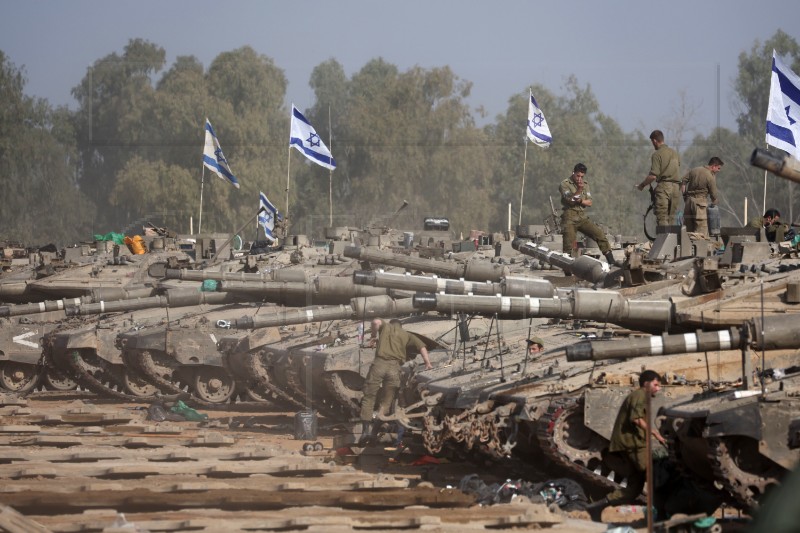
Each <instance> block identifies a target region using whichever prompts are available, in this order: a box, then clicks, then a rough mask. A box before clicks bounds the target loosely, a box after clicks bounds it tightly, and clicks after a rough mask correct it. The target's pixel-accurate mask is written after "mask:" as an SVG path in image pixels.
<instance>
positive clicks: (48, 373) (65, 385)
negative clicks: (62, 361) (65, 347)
mask: <svg viewBox="0 0 800 533" xmlns="http://www.w3.org/2000/svg"><path fill="white" fill-rule="evenodd" d="M44 384H45V386H47V388H48V389H49V390H55V391H67V390H75V389H77V388H78V382H77V381H75V380H73V379H71V378H69V377H68V376H67V375H66V374H64V373H63V372H61V370H59V369H57V368H54V367H53V366H48V367H47V369H46V370H45V373H44Z"/></svg>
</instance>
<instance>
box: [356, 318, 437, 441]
mask: <svg viewBox="0 0 800 533" xmlns="http://www.w3.org/2000/svg"><path fill="white" fill-rule="evenodd" d="M370 345H374V346H375V359H374V360H373V361H372V365H371V366H370V368H369V372H368V373H367V379H366V381H365V382H364V390H363V392H364V396H363V397H362V398H361V438H360V439H359V442H358V443H359V444H368V443H369V441H370V440H371V437H372V433H373V430H374V428H373V421H372V420H373V413H374V409H375V407H377V408H378V412H380V413H383V412H384V410H385V409H389V407H390V406H391V404H392V402H393V401H394V397H395V395H396V394H397V391H398V390H399V389H400V367H401V366H402V365H403V363H405V362H406V350H407V349H408V348H414V349H416V350H417V351H418V352H419V354H420V355H422V359H423V360H424V361H425V369H426V370H430V369H431V368H433V366H432V365H431V360H430V358H429V357H428V350H427V348H425V344H424V343H423V342H422V341H421V340H420V339H419V338H418V337H417V336H416V335H413V334H411V333H409V332H407V331H405V330H404V329H403V327H402V325H401V324H400V321H399V320H397V319H396V318H395V319H392V320H390V321H389V322H384V321H383V320H381V319H380V318H376V319H373V321H372V340H371V341H370ZM381 387H382V388H383V392H382V394H381V398H380V402H379V403H378V404H377V405H376V404H375V400H376V398H377V396H378V390H379V389H381Z"/></svg>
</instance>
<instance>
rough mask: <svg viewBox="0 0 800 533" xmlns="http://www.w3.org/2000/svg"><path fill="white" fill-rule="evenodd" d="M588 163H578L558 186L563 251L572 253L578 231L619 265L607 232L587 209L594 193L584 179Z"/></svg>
mask: <svg viewBox="0 0 800 533" xmlns="http://www.w3.org/2000/svg"><path fill="white" fill-rule="evenodd" d="M585 175H586V165H584V164H583V163H578V164H577V165H575V168H573V169H572V176H570V177H569V178H567V179H565V180H564V181H562V182H561V185H559V187H558V192H559V196H561V207H562V212H561V230H562V232H563V236H562V238H563V243H562V251H563V252H564V253H565V254H572V251H573V245H574V243H575V238H576V235H577V232H579V231H580V232H581V233H583V234H584V235H586V236H588V237H590V238H592V239H594V240H595V242H597V246H599V247H600V252H602V254H603V255H604V256H605V257H606V260H607V261H608V262H609V264H612V265H616V266H619V262H617V261H615V260H614V255H613V254H612V253H611V245H610V244H609V243H608V239H607V238H606V234H605V233H603V230H601V229H600V228H598V227H597V226H596V225H595V223H594V222H592V221H591V220H589V217H588V216H587V215H586V209H588V208H589V207H592V193H591V192H589V182H588V181H584V179H583V177H584V176H585Z"/></svg>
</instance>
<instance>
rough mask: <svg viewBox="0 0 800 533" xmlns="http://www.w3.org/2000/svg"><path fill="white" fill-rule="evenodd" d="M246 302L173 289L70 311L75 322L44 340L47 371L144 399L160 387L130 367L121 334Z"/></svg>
mask: <svg viewBox="0 0 800 533" xmlns="http://www.w3.org/2000/svg"><path fill="white" fill-rule="evenodd" d="M238 301H240V299H239V298H238V297H237V296H236V295H232V294H228V293H222V292H201V291H199V290H198V288H197V287H195V288H180V289H169V290H167V291H165V292H164V294H161V295H158V296H153V297H149V298H139V299H129V300H118V301H112V302H99V303H96V304H84V305H81V306H77V307H72V308H69V309H67V315H68V316H70V317H89V316H94V317H96V318H93V319H91V320H86V319H84V320H72V321H66V322H64V323H62V324H61V325H60V326H59V327H58V328H57V329H55V330H53V331H52V332H49V333H47V334H46V335H45V336H44V338H43V345H44V350H43V355H44V362H45V367H46V368H47V369H51V368H52V369H55V370H56V371H58V372H60V373H62V374H64V375H66V376H69V378H70V379H72V380H74V381H75V382H76V383H78V384H80V385H81V386H82V387H83V388H85V389H87V390H90V391H92V392H94V393H96V394H100V395H102V396H104V397H112V398H118V399H124V400H128V401H131V400H141V399H146V398H150V397H152V396H153V395H154V394H155V393H156V392H157V389H156V388H155V387H153V386H151V385H149V384H147V383H146V382H145V381H144V380H142V379H141V378H140V377H139V376H138V375H137V374H136V373H135V372H131V371H130V369H128V368H126V366H125V364H124V362H123V360H122V353H121V350H120V348H119V345H118V343H117V342H116V338H117V335H118V333H119V332H120V331H126V330H137V331H138V330H142V329H145V328H148V327H153V326H155V325H159V324H163V323H164V322H166V321H167V320H168V319H170V320H178V319H182V320H187V319H188V317H190V316H197V315H202V314H203V313H206V312H208V311H209V310H211V309H214V308H216V307H220V306H230V305H232V304H234V303H235V302H238Z"/></svg>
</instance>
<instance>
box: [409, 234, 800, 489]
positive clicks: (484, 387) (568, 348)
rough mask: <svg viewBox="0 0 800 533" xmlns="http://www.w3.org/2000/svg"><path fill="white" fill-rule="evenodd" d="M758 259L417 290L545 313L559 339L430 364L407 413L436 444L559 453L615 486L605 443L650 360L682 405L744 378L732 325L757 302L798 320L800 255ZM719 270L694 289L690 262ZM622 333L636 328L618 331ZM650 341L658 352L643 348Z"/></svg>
mask: <svg viewBox="0 0 800 533" xmlns="http://www.w3.org/2000/svg"><path fill="white" fill-rule="evenodd" d="M749 242H751V241H745V243H749ZM752 242H758V241H752ZM740 257H741V256H740ZM749 259H750V260H751V261H752V262H750V263H738V264H731V265H727V266H724V267H720V266H719V263H717V262H715V264H714V265H713V269H712V268H711V265H706V264H700V265H698V264H697V262H696V261H698V260H697V259H694V260H693V262H692V263H691V269H690V270H689V271H688V273H686V274H684V276H683V277H682V278H681V277H678V276H676V277H675V278H673V279H661V280H656V281H650V282H646V283H644V284H642V285H638V286H632V287H622V288H619V289H614V290H610V289H584V288H577V287H576V288H563V287H561V288H556V289H555V291H554V295H553V296H552V297H550V298H529V297H528V298H526V297H508V296H482V295H475V294H473V295H456V294H446V293H441V292H440V293H436V294H430V293H429V294H416V295H415V296H414V302H415V305H417V306H418V307H420V308H422V309H427V310H435V311H438V312H440V313H464V314H466V315H474V314H480V315H484V316H489V315H491V316H495V317H497V318H498V319H501V320H502V319H517V320H520V319H526V318H527V319H530V320H539V321H540V322H538V324H537V325H536V326H535V327H534V334H535V335H537V336H540V337H542V338H543V339H544V341H545V345H546V346H547V347H548V350H547V351H546V352H545V353H544V354H540V355H537V356H536V357H535V358H531V357H527V356H524V355H523V354H519V353H517V354H511V355H509V354H506V355H505V357H504V358H503V360H500V359H499V358H495V359H494V362H493V363H491V364H489V363H487V362H486V361H485V360H482V359H481V358H479V357H476V355H475V354H472V355H468V356H467V357H465V358H464V359H463V362H461V364H460V368H458V364H453V365H451V368H450V371H449V372H448V371H445V370H443V369H434V370H432V371H425V372H419V373H418V374H417V375H416V376H414V377H413V383H414V384H415V387H416V390H415V398H410V399H409V400H408V401H407V402H406V405H407V407H406V408H404V409H401V410H399V411H398V413H397V414H396V415H395V419H396V420H397V421H398V422H400V423H402V424H403V425H404V426H406V429H407V431H409V432H416V433H419V434H420V435H421V437H422V439H423V441H424V442H425V443H426V445H427V446H428V449H429V450H430V451H432V452H433V451H438V450H439V449H441V447H442V446H450V447H456V448H458V447H459V446H467V447H468V449H470V450H476V449H477V450H481V451H483V452H484V453H486V454H487V455H489V456H491V457H493V458H495V459H501V458H504V457H510V456H516V457H518V458H520V459H523V460H525V461H526V462H529V463H531V464H532V465H537V464H539V463H541V461H542V460H543V459H547V460H548V461H549V462H550V463H553V464H556V465H560V466H561V467H563V468H565V469H567V470H568V471H569V473H570V474H571V475H574V476H580V477H581V478H583V479H584V480H586V481H588V482H591V483H592V484H594V485H595V486H598V487H600V488H603V489H613V488H615V487H617V486H618V485H619V483H621V482H623V479H621V478H620V477H619V475H618V474H617V473H615V472H613V471H612V470H609V468H608V467H607V466H606V465H605V463H604V461H603V455H604V450H605V449H606V448H607V445H608V439H609V437H610V431H611V428H612V426H613V419H614V417H615V416H616V412H617V410H618V408H619V405H620V404H621V402H622V400H623V399H624V398H625V396H626V395H627V394H628V393H629V392H630V391H631V390H633V388H634V387H635V386H636V376H637V374H638V373H639V372H640V371H641V370H642V369H643V368H645V367H646V366H648V367H651V368H653V369H654V370H656V371H658V372H659V373H661V374H662V375H663V376H664V383H665V386H664V394H663V395H662V396H661V398H660V401H661V402H663V405H665V406H670V405H673V404H675V403H677V402H680V401H683V400H684V399H687V398H690V397H693V396H694V395H696V394H698V393H701V392H704V391H709V390H715V389H717V388H719V387H728V386H732V385H733V384H736V383H738V382H739V381H740V379H741V375H742V357H741V352H740V349H739V345H737V344H736V343H735V342H733V341H734V340H735V335H734V333H732V331H731V328H735V327H741V325H742V323H743V322H744V320H745V319H750V318H752V316H753V314H754V313H757V312H758V311H756V310H761V312H763V313H764V316H765V320H772V319H774V320H779V319H781V320H784V322H783V323H782V324H783V327H786V328H791V327H792V326H790V325H789V324H791V323H792V322H793V321H796V320H797V317H796V316H794V315H795V314H796V313H798V311H800V309H798V308H797V306H796V304H795V303H793V301H797V299H793V297H792V296H791V294H793V293H796V292H797V289H798V288H800V286H798V285H797V284H798V282H800V271H798V269H797V264H796V263H797V262H796V260H793V259H785V258H780V257H774V256H772V255H770V254H767V255H766V257H761V258H759V260H758V261H756V260H755V259H756V257H755V256H750V257H749ZM704 261H705V260H704ZM712 270H714V275H715V276H716V278H715V279H717V280H719V281H720V284H719V285H718V286H716V289H715V290H713V291H712V292H706V289H708V288H710V287H711V284H710V283H709V284H708V285H707V287H706V289H704V290H700V291H697V290H694V289H692V290H687V289H686V284H687V278H689V275H690V274H689V273H691V272H700V271H704V272H705V271H709V272H710V271H712ZM721 272H724V273H725V274H724V275H721ZM736 272H738V273H739V275H736ZM742 274H744V275H742ZM695 281H696V278H695ZM584 298H586V299H585V300H584ZM533 317H535V318H533ZM794 329H796V328H794ZM697 330H702V331H700V332H697V333H694V332H696V331H697ZM663 332H668V333H667V334H666V335H665V334H663ZM702 335H707V336H708V339H704V338H703V337H702ZM620 336H624V337H628V338H627V339H626V340H619V341H611V340H610V339H613V338H615V337H620ZM576 337H583V338H592V337H595V338H597V339H602V340H596V341H592V342H591V346H592V349H593V350H596V353H606V354H607V357H599V356H597V357H595V356H593V357H587V358H584V359H580V358H578V357H577V356H573V355H572V354H573V353H580V351H579V349H580V348H581V347H583V348H584V349H585V344H586V342H585V341H584V342H582V343H579V344H577V345H575V346H574V347H573V344H574V343H575V341H576ZM606 339H608V340H606ZM723 341H725V342H723ZM552 346H559V347H560V346H563V348H559V349H551V347H552ZM772 349H774V350H776V351H775V353H774V354H773V356H772V359H771V360H772V361H774V364H775V365H778V366H780V367H781V368H788V367H792V366H793V365H797V362H798V361H797V350H796V349H795V348H792V347H791V346H780V347H778V346H774V347H773V348H772ZM647 350H651V351H652V353H653V354H655V355H657V356H658V357H654V358H653V359H648V360H646V361H643V360H641V359H636V358H635V357H644V356H646V355H648V354H649V353H651V352H649V351H647ZM698 351H701V353H705V354H706V355H705V357H703V356H699V357H698V355H697V352H698ZM708 352H712V353H713V356H712V354H709V353H708ZM667 354H674V355H667ZM630 357H634V358H633V359H630ZM623 358H624V360H622V359H623Z"/></svg>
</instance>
